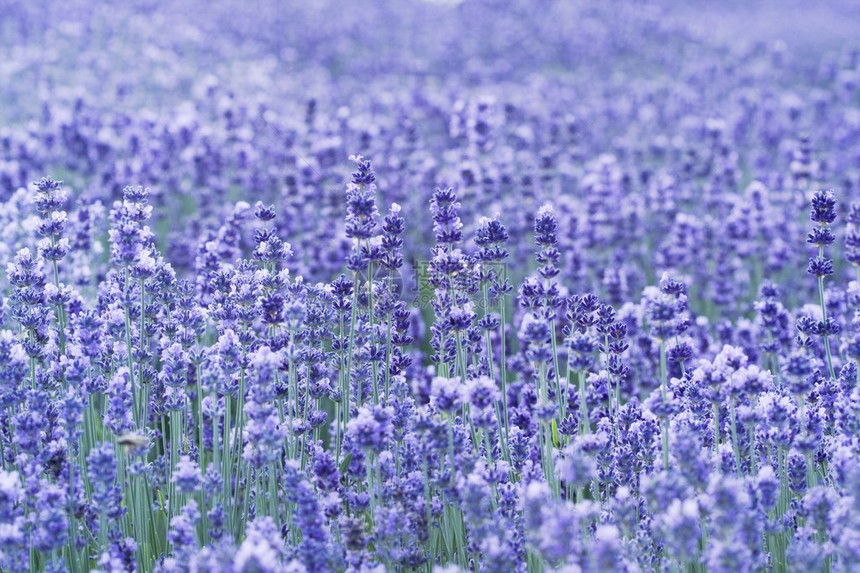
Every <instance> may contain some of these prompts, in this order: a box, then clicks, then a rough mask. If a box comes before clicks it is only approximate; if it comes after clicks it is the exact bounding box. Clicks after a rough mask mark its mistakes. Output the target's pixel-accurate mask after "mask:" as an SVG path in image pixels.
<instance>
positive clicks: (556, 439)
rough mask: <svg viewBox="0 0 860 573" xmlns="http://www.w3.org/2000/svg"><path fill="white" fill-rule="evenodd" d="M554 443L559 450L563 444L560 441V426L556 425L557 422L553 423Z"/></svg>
mask: <svg viewBox="0 0 860 573" xmlns="http://www.w3.org/2000/svg"><path fill="white" fill-rule="evenodd" d="M552 443H553V444H554V445H555V447H557V448H560V447H561V443H560V442H559V440H558V424H556V423H555V420H553V421H552Z"/></svg>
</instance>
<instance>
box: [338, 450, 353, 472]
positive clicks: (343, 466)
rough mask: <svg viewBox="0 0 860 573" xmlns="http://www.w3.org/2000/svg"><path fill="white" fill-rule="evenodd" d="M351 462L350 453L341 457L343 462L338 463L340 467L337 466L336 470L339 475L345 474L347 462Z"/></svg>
mask: <svg viewBox="0 0 860 573" xmlns="http://www.w3.org/2000/svg"><path fill="white" fill-rule="evenodd" d="M351 461H352V452H349V453H348V454H346V455H345V456H344V457H343V460H342V461H341V462H340V466H338V469H339V470H340V475H343V474H345V473H346V468H348V467H349V462H351Z"/></svg>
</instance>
